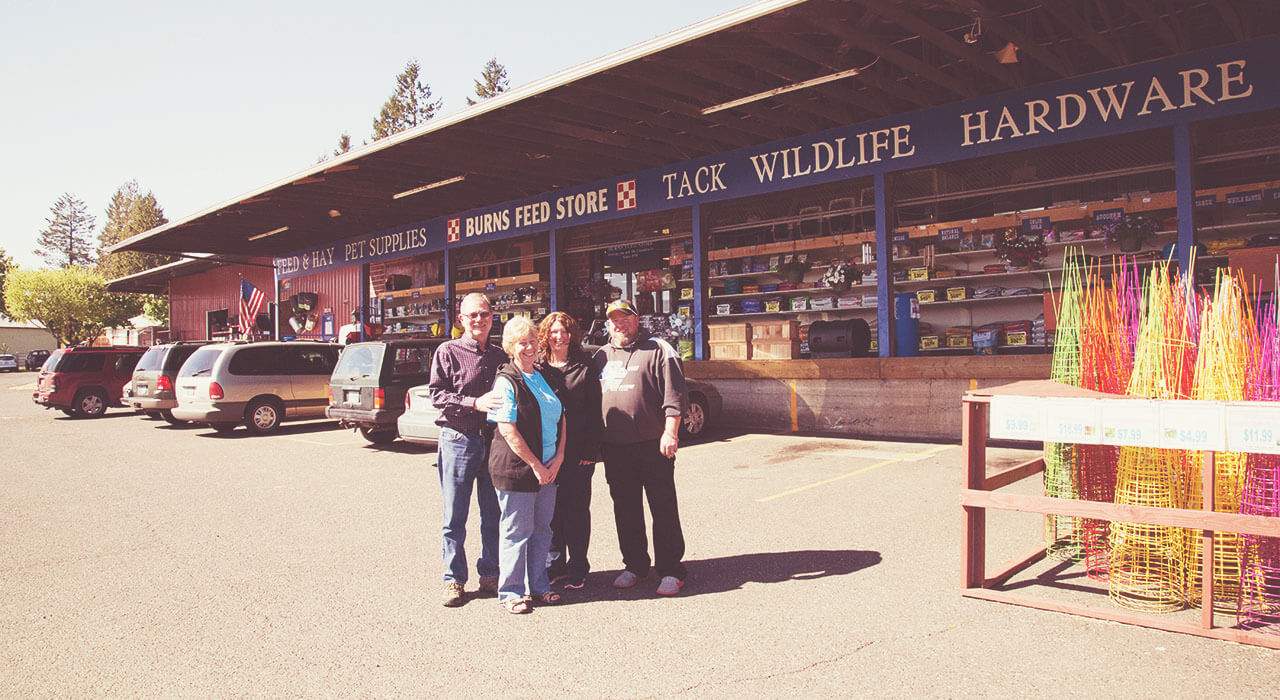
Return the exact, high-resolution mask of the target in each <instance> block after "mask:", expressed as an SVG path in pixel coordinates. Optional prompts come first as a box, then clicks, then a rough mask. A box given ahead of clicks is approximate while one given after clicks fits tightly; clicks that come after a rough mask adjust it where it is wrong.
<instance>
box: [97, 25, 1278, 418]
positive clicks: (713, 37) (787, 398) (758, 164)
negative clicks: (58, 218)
mask: <svg viewBox="0 0 1280 700" xmlns="http://www.w3.org/2000/svg"><path fill="white" fill-rule="evenodd" d="M1108 6H1109V5H1108ZM1277 29H1280V21H1278V20H1277V18H1276V17H1275V16H1274V13H1263V12H1261V11H1260V10H1259V9H1258V8H1257V7H1256V5H1255V4H1253V3H1248V2H1232V1H1224V2H1222V3H1213V4H1203V3H1202V4H1186V5H1185V6H1183V5H1179V6H1177V7H1165V8H1163V9H1162V10H1159V11H1157V10H1156V9H1154V8H1153V9H1151V10H1150V11H1149V12H1144V11H1142V10H1141V9H1139V8H1138V6H1137V4H1133V3H1130V4H1126V5H1125V7H1124V8H1123V9H1111V10H1108V11H1106V12H1103V11H1102V10H1101V8H1100V5H1099V4H1097V3H1092V2H1084V1H1065V2H1061V3H1052V4H1044V3H1018V2H1008V3H1000V4H999V5H997V4H996V3H979V2H951V3H939V4H938V5H937V6H936V7H930V8H926V9H918V10H917V9H909V8H907V7H904V6H900V5H893V4H889V3H864V2H827V1H814V2H797V1H794V0H785V1H783V0H780V1H774V2H763V3H759V4H757V5H753V6H751V7H748V8H744V9H742V10H738V11H735V12H732V13H728V14H726V15H722V16H720V17H717V18H714V19H712V20H709V21H707V22H704V23H701V24H698V25H694V26H691V27H689V28H686V29H683V30H680V31H678V32H675V33H673V34H671V35H667V36H664V37H660V38H659V39H656V40H654V41H652V42H648V43H646V44H643V45H640V46H637V47H634V48H632V49H628V50H626V51H623V52H620V53H618V54H614V55H611V56H608V57H605V58H603V59H600V60H599V61H596V62H593V63H591V64H588V65H584V66H580V67H578V68H574V69H570V70H568V71H565V72H564V73H561V74H559V75H556V76H552V77H551V78H548V79H546V80H542V81H538V82H535V83H532V84H530V85H527V86H524V87H521V88H518V89H516V90H513V91H511V92H509V93H505V94H503V95H500V96H498V97H496V98H493V99H490V100H486V101H484V102H482V103H480V104H478V105H476V106H474V107H472V108H469V109H467V110H464V111H461V112H458V113H456V114H453V115H450V116H447V117H443V118H439V119H436V120H433V121H432V122H431V123H429V124H427V125H425V126H423V127H419V128H417V129H414V130H411V131H408V132H404V133H401V134H397V135H395V136H393V137H390V138H387V139H384V140H382V141H379V142H377V143H374V144H371V145H370V146H368V147H365V148H362V149H359V150H357V151H354V152H352V153H350V154H347V155H345V156H342V157H340V158H338V159H336V160H334V161H330V162H328V163H324V164H321V165H317V166H314V167H313V168H310V169H308V170H306V171H304V172H302V173H298V174H297V175H294V176H291V177H289V178H286V179H283V180H280V181H277V182H275V183H272V184H270V185H268V186H266V187H262V188H259V189H257V190H255V191H253V192H251V193H249V194H247V195H245V196H244V197H241V198H238V199H237V200H235V201H232V202H227V203H224V204H222V205H218V206H215V207H213V208H211V209H209V210H206V211H205V212H202V213H201V214H198V215H195V216H192V217H188V218H186V219H182V220H178V221H175V222H173V223H170V224H168V225H166V226H164V227H161V228H158V229H155V230H152V231H149V232H146V233H144V234H141V235H139V236H137V237H134V238H132V239H129V240H128V241H125V242H124V243H122V244H120V245H119V246H118V248H119V249H128V250H138V251H155V252H161V251H166V252H172V251H183V252H201V253H209V254H214V255H241V256H244V255H253V256H269V257H270V258H271V259H272V260H273V261H274V268H275V281H274V286H275V289H276V297H275V298H276V299H278V300H279V303H280V305H281V318H282V319H297V318H303V319H304V321H303V323H302V325H301V327H303V328H305V327H306V323H305V318H307V317H308V315H309V314H314V313H315V310H316V309H329V310H330V311H331V313H333V314H334V316H335V322H336V323H342V322H345V320H346V319H345V314H347V313H349V310H350V309H353V308H358V309H361V310H362V311H363V313H364V315H365V317H366V318H367V319H369V320H371V321H376V322H378V323H380V324H381V325H382V327H383V328H384V329H385V330H386V332H387V333H388V334H391V335H395V336H409V335H442V334H446V333H448V329H449V328H450V321H451V312H452V310H453V308H454V305H455V304H456V302H457V300H458V298H460V297H461V295H462V294H464V293H465V292H468V291H486V292H487V293H489V295H490V296H491V297H492V298H493V299H494V305H495V309H496V310H497V311H498V312H499V313H500V314H501V318H500V320H505V319H506V318H507V317H509V316H510V315H514V314H524V315H531V316H534V317H535V318H536V317H540V316H541V315H544V314H546V313H547V312H548V311H550V310H553V309H562V310H567V311H570V312H571V313H573V314H574V315H575V316H577V317H579V318H580V319H581V320H582V321H583V322H584V324H586V325H587V326H588V327H594V329H595V331H596V333H597V335H596V336H595V337H596V338H599V337H600V336H599V335H598V333H599V332H600V331H601V330H602V326H601V324H600V321H601V320H602V318H601V316H602V312H603V307H604V305H605V304H606V303H607V301H608V300H609V298H610V297H613V296H617V295H620V294H621V295H627V296H631V297H635V298H636V299H637V301H638V303H639V304H640V305H641V307H642V310H644V311H646V312H647V315H646V324H647V325H648V326H650V328H651V329H652V330H653V331H654V332H657V333H661V334H664V335H666V336H667V337H669V338H670V339H671V340H673V341H674V342H675V343H676V344H677V345H678V346H680V347H681V349H682V352H684V353H685V354H686V356H687V358H688V360H689V364H688V371H689V373H690V374H691V375H692V376H695V377H698V378H701V379H705V380H708V381H710V382H712V383H713V384H714V385H715V386H716V387H717V389H718V390H719V391H720V393H721V394H722V397H723V399H724V405H725V413H726V416H725V419H726V421H728V422H730V423H734V424H736V425H739V426H742V427H750V428H769V429H780V430H786V429H793V430H794V429H799V430H811V431H831V432H841V433H849V434H873V435H886V436H893V435H900V436H912V437H954V435H955V434H957V432H958V430H959V425H958V417H957V413H956V411H955V410H954V408H955V404H956V401H957V400H958V399H959V397H960V394H961V393H962V392H963V391H964V390H966V389H969V388H971V387H972V386H975V385H981V384H989V383H1001V382H1007V381H1010V380H1013V379H1020V378H1043V377H1047V376H1048V371H1049V352H1050V348H1051V339H1052V330H1053V313H1052V302H1051V301H1047V296H1048V295H1049V294H1050V293H1051V290H1052V289H1053V287H1054V285H1056V284H1057V283H1058V273H1059V272H1060V268H1061V267H1062V265H1061V261H1062V259H1063V254H1064V252H1065V251H1066V250H1067V249H1069V248H1073V249H1074V248H1080V249H1083V251H1084V253H1086V254H1088V255H1090V256H1093V257H1092V258H1091V260H1093V261H1094V262H1095V263H1097V264H1101V265H1104V266H1109V265H1110V264H1111V263H1112V261H1113V260H1115V257H1114V256H1116V255H1119V254H1121V253H1124V254H1128V255H1131V256H1133V257H1132V258H1131V260H1136V261H1137V262H1138V263H1139V264H1145V263H1147V262H1150V261H1153V260H1156V259H1159V258H1162V257H1167V256H1170V255H1172V256H1174V257H1176V258H1177V259H1179V260H1180V261H1182V262H1183V263H1184V264H1191V259H1192V251H1193V249H1194V250H1196V251H1197V254H1196V255H1195V264H1196V266H1197V269H1199V270H1203V271H1204V274H1206V275H1207V279H1209V280H1210V281H1211V279H1212V270H1213V269H1214V268H1215V267H1216V266H1218V265H1222V264H1235V265H1250V266H1253V268H1252V269H1256V270H1258V271H1259V272H1265V271H1266V270H1267V269H1269V268H1267V265H1268V264H1269V263H1266V261H1267V260H1271V259H1272V257H1273V256H1274V252H1275V251H1269V250H1267V249H1268V248H1269V247H1270V244H1272V243H1280V227H1278V222H1280V172H1277V158H1278V157H1280V109H1278V107H1280V72H1277V71H1276V70H1274V66H1275V65H1277V63H1276V62H1277V60H1278V59H1280V39H1277V38H1276V33H1277ZM1273 234H1275V235H1276V239H1275V240H1274V241H1273V240H1271V239H1270V238H1268V236H1271V235H1273ZM1268 256H1272V257H1268ZM1262 276H1263V277H1264V278H1265V279H1272V277H1271V275H1270V274H1269V273H1268V274H1265V275H1262ZM300 292H312V293H314V294H315V296H314V297H302V296H299V293H300ZM298 301H301V302H303V306H304V307H308V308H302V309H300V310H298V309H295V308H294V306H295V303H296V302H298ZM1046 312H1047V313H1046ZM295 325H296V324H295ZM499 325H500V324H499ZM283 328H284V326H283V325H282V329H283ZM298 335H300V336H303V335H306V334H304V333H298ZM321 335H324V334H323V333H322V334H321ZM761 360H768V361H767V362H766V361H761Z"/></svg>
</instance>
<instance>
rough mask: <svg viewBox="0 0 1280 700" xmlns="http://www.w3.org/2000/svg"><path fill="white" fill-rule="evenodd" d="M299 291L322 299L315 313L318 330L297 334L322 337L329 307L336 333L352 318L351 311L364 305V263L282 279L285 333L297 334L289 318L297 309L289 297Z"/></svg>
mask: <svg viewBox="0 0 1280 700" xmlns="http://www.w3.org/2000/svg"><path fill="white" fill-rule="evenodd" d="M298 292H315V293H316V295H318V299H317V300H316V308H315V311H314V312H313V313H314V315H315V319H316V323H315V329H314V330H312V331H311V332H310V333H300V334H298V335H297V337H299V338H310V339H319V338H320V330H321V322H320V318H321V316H322V315H323V314H324V312H325V310H326V309H329V310H332V311H333V330H334V332H335V333H336V332H337V330H338V329H339V328H341V327H342V325H343V324H344V323H348V322H349V321H350V320H351V311H352V310H353V309H355V308H357V307H359V306H360V266H359V265H349V266H347V267H342V268H338V269H336V270H326V271H324V272H317V273H315V274H312V275H306V276H304V277H294V278H293V279H288V280H282V281H281V282H280V314H281V316H280V332H281V334H283V335H293V329H292V328H291V327H290V325H289V320H288V319H289V316H290V315H291V314H292V312H293V309H292V308H291V307H290V305H289V297H291V296H293V295H294V294H297V293H298Z"/></svg>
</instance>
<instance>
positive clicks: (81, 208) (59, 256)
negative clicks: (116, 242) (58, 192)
mask: <svg viewBox="0 0 1280 700" xmlns="http://www.w3.org/2000/svg"><path fill="white" fill-rule="evenodd" d="M49 213H50V215H49V218H47V219H45V222H46V223H47V225H46V226H45V227H44V229H43V230H42V231H40V236H39V237H38V238H37V239H36V244H37V246H38V247H37V248H36V250H35V253H36V255H39V256H40V257H41V258H43V259H44V261H45V262H47V263H49V264H50V265H53V266H55V267H71V266H73V265H90V264H92V263H93V227H94V219H93V216H92V215H90V214H89V207H88V206H86V205H85V203H84V200H82V199H80V198H79V197H75V196H73V195H72V194H71V193H69V192H68V193H64V194H63V195H62V196H61V197H59V198H58V201H56V202H54V203H53V206H52V207H50V208H49Z"/></svg>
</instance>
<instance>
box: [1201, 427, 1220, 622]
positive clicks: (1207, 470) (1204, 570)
mask: <svg viewBox="0 0 1280 700" xmlns="http://www.w3.org/2000/svg"><path fill="white" fill-rule="evenodd" d="M1215 454H1216V453H1214V452H1205V453H1204V459H1202V460H1201V466H1200V493H1201V494H1202V495H1201V499H1200V500H1201V501H1202V502H1203V503H1204V510H1205V511H1206V512H1209V513H1212V512H1213V511H1214V510H1216V509H1217V506H1216V505H1215V503H1214V500H1215V499H1214V493H1213V491H1214V487H1215V483H1214V482H1215V479H1214V472H1215V471H1216V469H1215V468H1214V467H1215V465H1214V455H1215ZM1200 588H1201V594H1202V597H1201V599H1200V626H1201V627H1203V628H1204V629H1207V630H1211V629H1213V530H1210V529H1207V528H1206V529H1204V530H1201V531H1200Z"/></svg>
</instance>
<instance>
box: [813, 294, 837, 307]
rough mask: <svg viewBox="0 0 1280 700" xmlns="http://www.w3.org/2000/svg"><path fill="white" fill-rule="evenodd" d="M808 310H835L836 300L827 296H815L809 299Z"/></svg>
mask: <svg viewBox="0 0 1280 700" xmlns="http://www.w3.org/2000/svg"><path fill="white" fill-rule="evenodd" d="M809 308H810V309H813V310H815V311H828V310H830V309H834V308H836V298H835V297H828V296H815V297H813V298H811V299H809Z"/></svg>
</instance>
